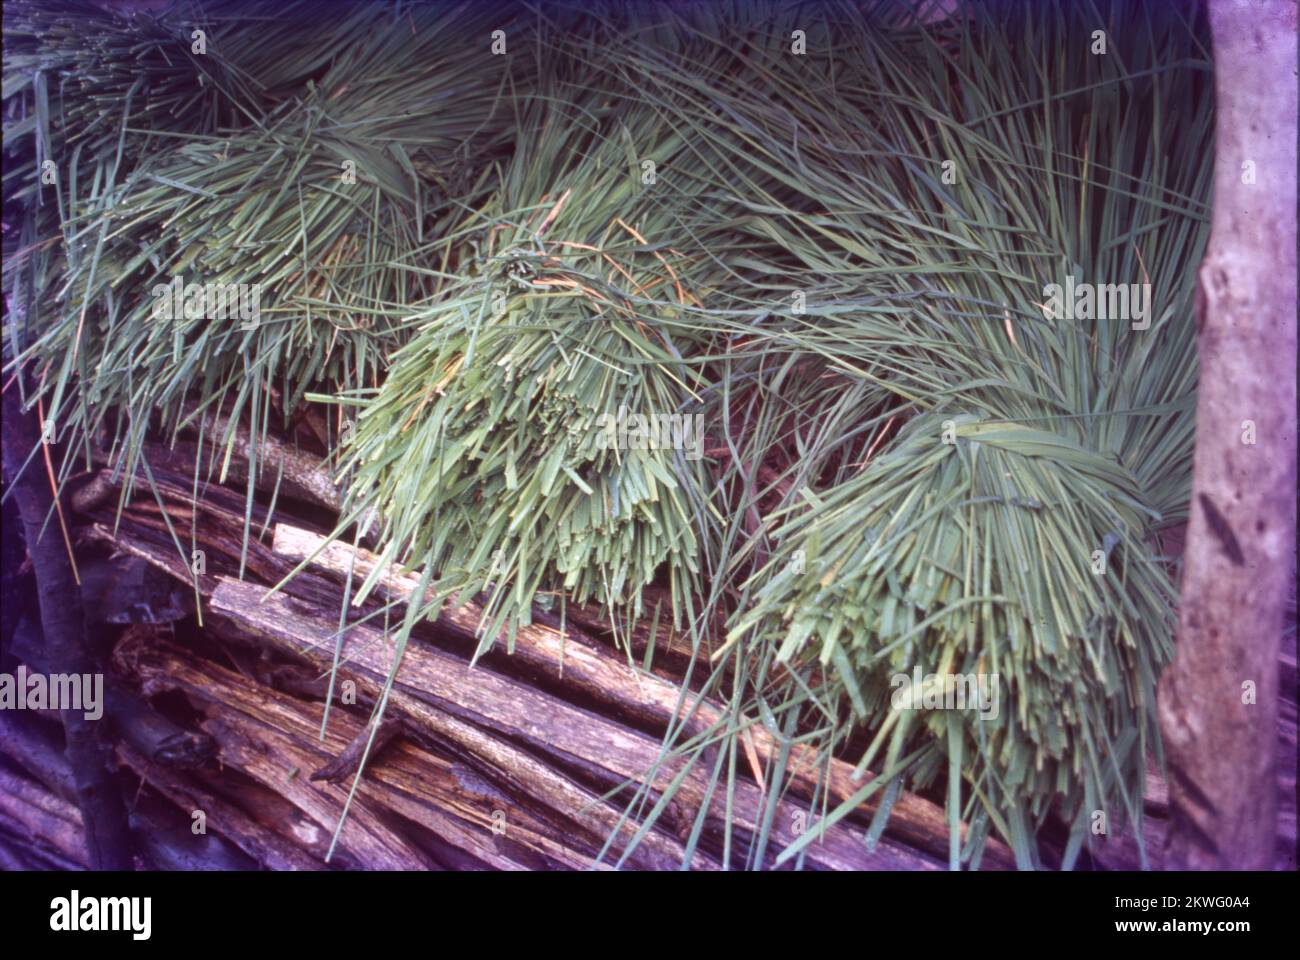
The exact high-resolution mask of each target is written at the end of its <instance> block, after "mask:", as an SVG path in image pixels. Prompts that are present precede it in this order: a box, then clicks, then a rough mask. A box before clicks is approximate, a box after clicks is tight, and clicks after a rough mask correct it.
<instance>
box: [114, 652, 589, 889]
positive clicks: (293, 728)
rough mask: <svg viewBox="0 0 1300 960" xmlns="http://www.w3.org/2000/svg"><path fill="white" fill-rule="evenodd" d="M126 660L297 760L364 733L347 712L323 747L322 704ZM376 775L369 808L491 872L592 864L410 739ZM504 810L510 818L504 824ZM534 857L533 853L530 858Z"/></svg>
mask: <svg viewBox="0 0 1300 960" xmlns="http://www.w3.org/2000/svg"><path fill="white" fill-rule="evenodd" d="M117 658H118V659H119V661H120V662H123V663H124V664H128V665H129V668H130V669H131V671H132V672H133V673H134V674H135V675H137V676H138V677H139V678H140V679H141V680H142V681H143V682H144V683H145V684H147V685H148V686H149V687H150V688H154V689H158V688H162V687H169V688H173V689H179V690H182V691H184V692H185V693H186V694H187V695H188V696H190V697H191V698H192V699H194V700H197V701H200V702H202V703H204V704H206V705H207V706H208V707H209V714H210V716H213V717H220V718H221V720H222V722H229V723H231V724H233V725H242V723H243V721H242V720H240V719H238V718H239V717H241V716H242V717H243V718H245V719H247V720H250V721H255V722H256V723H257V724H258V725H260V726H265V727H267V728H269V729H273V730H274V731H275V734H276V736H277V737H278V738H279V740H278V742H279V743H280V744H281V747H282V749H283V750H284V751H285V752H292V753H293V754H294V755H295V756H305V755H308V754H311V755H313V756H315V757H316V758H318V759H319V760H322V761H323V760H327V759H328V758H329V757H331V756H333V755H337V754H338V753H340V752H342V751H343V750H345V749H346V747H347V744H348V742H349V740H353V741H355V740H356V739H357V737H359V736H360V735H361V734H362V733H363V725H362V723H361V722H360V721H359V720H358V719H357V718H355V717H354V716H352V715H351V714H350V713H347V712H346V711H343V710H338V711H336V712H335V713H334V714H333V717H332V722H331V726H330V729H329V730H328V731H327V732H326V737H325V740H324V741H323V742H322V741H319V740H318V739H317V737H318V734H319V726H320V724H319V719H318V718H317V717H315V716H313V715H311V714H310V713H309V710H310V711H313V712H314V711H315V710H316V709H317V707H316V706H315V705H312V704H307V703H304V702H302V701H299V700H296V699H295V698H292V697H289V696H286V695H284V694H280V693H277V692H276V691H273V690H269V689H267V688H266V687H263V686H261V685H260V684H257V683H254V682H252V681H250V680H248V679H247V678H244V677H241V676H239V675H238V674H235V673H233V672H231V671H228V670H226V669H224V668H222V667H219V666H217V665H215V664H212V663H208V662H206V661H202V660H200V659H198V658H196V657H193V656H192V655H190V654H188V653H187V652H186V651H183V650H181V649H179V648H176V647H173V646H171V645H163V644H153V645H150V646H147V647H145V646H142V645H140V644H137V643H132V642H130V641H128V642H126V643H125V644H119V646H118V654H117ZM232 718H235V719H232ZM367 771H368V772H367V776H366V777H365V778H363V779H362V781H361V784H360V786H359V790H358V796H359V797H360V798H361V800H362V801H363V802H365V803H366V804H369V805H370V806H375V807H378V806H382V807H387V808H388V809H391V810H393V811H394V812H396V813H399V814H401V815H402V816H405V817H406V818H407V819H410V820H412V822H415V823H419V824H420V825H422V826H424V827H426V828H427V829H429V830H431V831H432V832H434V833H436V834H438V835H439V836H441V837H443V838H444V839H446V840H447V841H448V842H450V843H452V844H453V845H454V846H456V847H457V848H459V849H462V850H465V851H466V852H468V853H470V854H471V855H472V856H474V857H475V858H476V859H477V860H479V861H480V862H481V863H483V864H485V865H487V866H491V867H495V868H497V869H506V870H518V869H528V868H536V867H555V866H562V867H567V868H570V869H583V868H585V867H587V866H589V865H590V864H591V859H592V856H591V853H590V852H588V853H582V852H575V851H574V850H572V849H570V848H568V847H567V846H566V845H565V842H564V840H565V832H566V831H565V830H564V829H563V828H562V827H558V826H557V825H555V824H553V823H548V822H546V821H545V820H544V819H542V818H539V817H538V816H536V815H535V814H534V813H533V812H532V811H530V810H528V809H526V808H523V807H521V806H519V805H517V804H514V803H513V802H511V801H510V800H509V799H508V798H507V797H505V796H504V795H503V794H501V793H500V792H499V791H497V790H496V789H495V788H493V787H492V786H491V785H490V784H489V783H488V782H487V781H486V780H485V779H484V778H483V777H481V776H478V775H475V774H474V773H473V772H472V771H471V770H469V769H468V768H466V767H465V766H464V765H463V764H458V763H455V762H454V761H450V760H447V759H445V758H443V757H439V756H436V755H433V754H430V753H428V752H427V751H423V750H420V749H419V748H418V747H417V746H415V745H414V744H413V743H411V742H409V741H399V742H397V743H395V744H394V745H393V748H392V750H390V751H389V752H388V753H387V754H386V755H385V756H384V757H383V759H382V760H380V761H377V762H374V763H373V764H370V765H368V766H367ZM349 787H350V784H344V785H341V786H334V785H331V787H330V790H331V792H333V793H335V794H337V795H339V796H346V794H347V791H348V789H349ZM353 809H354V810H355V809H356V808H355V807H354V808H353ZM498 811H500V812H501V813H502V814H503V815H504V816H503V817H498V816H495V814H497V812H498ZM499 825H500V827H503V828H504V829H505V831H506V837H507V839H506V840H505V841H502V840H499V839H498V836H499V835H498V833H497V830H496V829H494V828H498V826H499ZM587 846H588V848H589V849H590V848H591V847H592V846H598V840H597V838H596V837H594V836H592V837H590V838H589V842H588V844H587ZM527 851H532V852H533V855H532V856H528V855H526V854H527Z"/></svg>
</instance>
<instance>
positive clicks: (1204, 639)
mask: <svg viewBox="0 0 1300 960" xmlns="http://www.w3.org/2000/svg"><path fill="white" fill-rule="evenodd" d="M1209 13H1210V26H1211V30H1212V33H1213V39H1214V62H1215V99H1216V110H1217V116H1216V137H1217V143H1216V146H1215V160H1216V165H1215V175H1214V206H1213V214H1212V227H1211V235H1210V240H1209V246H1208V249H1207V251H1206V255H1205V259H1204V261H1203V262H1202V265H1201V269H1200V275H1199V281H1200V291H1199V296H1198V301H1199V303H1198V310H1197V314H1198V316H1197V326H1198V340H1197V350H1198V355H1199V359H1200V386H1199V397H1198V404H1197V424H1196V463H1195V471H1194V478H1193V489H1192V507H1191V523H1190V527H1189V530H1188V542H1187V550H1186V554H1185V556H1184V568H1183V580H1182V586H1181V601H1180V610H1179V618H1180V620H1179V629H1178V643H1177V652H1176V655H1175V659H1174V663H1173V665H1172V666H1171V667H1170V669H1169V670H1168V671H1167V672H1166V674H1165V676H1164V677H1163V678H1162V680H1161V685H1160V695H1159V707H1160V722H1161V728H1162V731H1163V734H1164V738H1165V743H1166V746H1167V749H1168V759H1169V770H1170V795H1169V803H1170V818H1171V823H1170V830H1169V835H1168V845H1167V849H1166V859H1165V867H1166V868H1168V869H1268V868H1270V867H1271V866H1272V865H1273V862H1274V847H1275V844H1276V829H1277V788H1276V775H1277V774H1276V770H1275V763H1276V759H1277V756H1276V736H1277V702H1278V669H1277V662H1278V651H1279V643H1280V637H1281V634H1282V624H1283V610H1284V606H1285V604H1286V600H1287V596H1288V591H1289V590H1290V589H1291V583H1292V576H1293V570H1294V566H1293V564H1294V560H1295V494H1296V421H1295V409H1296V379H1295V361H1296V3H1295V0H1210V4H1209ZM1252 433H1253V436H1252ZM1289 762H1294V758H1291V760H1290V761H1289Z"/></svg>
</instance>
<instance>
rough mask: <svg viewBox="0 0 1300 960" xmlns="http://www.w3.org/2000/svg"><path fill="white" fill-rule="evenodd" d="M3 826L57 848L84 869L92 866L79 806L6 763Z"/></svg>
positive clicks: (1, 781) (0, 790)
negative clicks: (22, 775)
mask: <svg viewBox="0 0 1300 960" xmlns="http://www.w3.org/2000/svg"><path fill="white" fill-rule="evenodd" d="M69 776H71V773H70V772H69ZM0 826H3V827H4V828H5V829H6V830H8V831H9V832H10V833H12V834H13V835H14V836H16V837H21V838H23V839H24V840H25V841H27V842H28V843H29V844H30V845H32V846H34V847H36V848H37V849H38V850H50V851H53V852H54V853H56V854H57V855H58V856H59V857H61V858H63V859H65V860H67V861H70V862H72V863H74V864H76V865H77V866H78V867H79V868H81V869H86V868H87V867H88V866H89V860H88V858H87V854H86V839H85V830H84V829H83V828H82V821H81V813H80V812H79V811H78V810H77V808H76V807H75V806H74V805H73V804H71V803H69V802H68V801H67V800H64V799H63V798H62V797H58V796H56V795H55V794H54V792H53V791H51V790H49V789H48V788H46V787H44V786H42V785H40V784H38V783H36V782H34V781H32V780H28V779H27V778H26V777H20V776H17V775H16V774H13V773H10V772H9V771H8V770H6V769H4V768H3V767H0Z"/></svg>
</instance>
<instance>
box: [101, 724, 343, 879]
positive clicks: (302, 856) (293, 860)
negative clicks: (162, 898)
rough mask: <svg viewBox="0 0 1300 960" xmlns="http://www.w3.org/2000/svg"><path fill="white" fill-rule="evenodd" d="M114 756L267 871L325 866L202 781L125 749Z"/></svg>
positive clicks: (295, 839)
mask: <svg viewBox="0 0 1300 960" xmlns="http://www.w3.org/2000/svg"><path fill="white" fill-rule="evenodd" d="M118 757H119V758H120V759H121V761H122V762H123V763H124V764H125V765H127V766H129V767H130V768H131V769H132V770H134V771H135V772H136V774H138V775H139V777H140V778H141V779H142V780H144V781H147V782H148V784H149V786H151V787H153V788H154V789H155V790H157V791H158V792H159V793H160V794H162V795H163V796H165V797H166V798H167V799H168V800H170V801H171V802H172V803H174V804H175V805H176V806H177V808H178V809H180V810H181V811H182V812H184V813H188V814H189V815H190V816H191V817H192V816H193V815H194V812H195V811H202V812H203V814H204V817H205V820H206V826H207V828H208V829H211V830H215V831H216V832H218V833H220V834H221V835H222V836H224V837H225V838H226V839H227V840H228V841H230V842H231V843H232V844H234V845H235V846H237V847H239V848H240V849H241V850H243V851H244V852H245V853H246V854H248V855H249V856H250V857H252V858H253V859H254V860H256V861H257V862H258V863H259V864H260V865H261V866H263V867H265V868H267V869H268V870H323V869H325V864H324V862H323V861H322V860H320V859H317V858H316V857H314V856H312V855H311V854H310V853H308V852H306V851H304V850H303V849H302V846H301V842H302V841H301V837H300V836H293V834H292V833H280V832H278V831H276V830H274V829H271V828H270V827H268V826H267V824H266V823H264V822H260V821H259V820H257V819H255V818H254V817H251V816H249V815H248V814H247V813H246V812H245V811H244V810H242V809H241V808H239V807H237V806H236V805H234V804H233V803H231V802H229V801H228V800H226V799H225V798H224V797H221V796H220V795H218V794H217V793H215V792H214V791H213V790H211V789H210V788H209V787H208V786H207V785H206V784H205V783H204V782H203V781H201V780H197V779H195V778H193V777H187V776H185V775H184V774H181V773H178V772H177V771H174V770H169V769H167V768H166V767H159V766H157V765H155V764H152V763H150V762H149V761H148V760H147V759H146V758H145V757H143V756H141V755H140V754H139V753H136V752H135V751H134V750H132V749H130V748H129V747H126V746H119V747H118Z"/></svg>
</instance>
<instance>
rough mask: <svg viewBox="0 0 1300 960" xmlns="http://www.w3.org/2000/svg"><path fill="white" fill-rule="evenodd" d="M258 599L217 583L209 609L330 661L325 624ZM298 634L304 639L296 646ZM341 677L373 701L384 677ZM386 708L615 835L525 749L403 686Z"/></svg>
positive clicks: (613, 821) (662, 855) (589, 797)
mask: <svg viewBox="0 0 1300 960" xmlns="http://www.w3.org/2000/svg"><path fill="white" fill-rule="evenodd" d="M249 591H251V593H250V592H249ZM264 593H265V591H264V590H263V589H262V588H259V587H254V586H252V585H250V584H241V583H239V582H237V581H232V580H225V581H223V582H222V583H221V585H220V586H219V587H218V589H217V591H216V592H215V593H214V594H213V597H212V601H211V609H212V611H213V613H214V614H217V615H220V616H222V617H225V618H228V619H230V620H231V621H232V622H234V623H235V624H236V625H237V626H238V627H239V628H240V629H241V630H243V631H245V632H247V633H249V634H252V635H255V636H259V637H261V638H262V640H263V641H264V642H265V643H267V644H268V645H270V646H271V647H272V648H274V649H277V650H280V651H282V652H285V653H289V654H291V655H294V656H298V657H304V658H306V659H307V660H308V661H309V662H311V663H312V664H313V665H314V666H316V667H317V668H318V669H321V670H328V669H329V667H330V664H331V663H332V660H333V643H332V641H330V642H329V643H328V644H326V643H324V642H323V638H325V637H327V636H329V635H331V634H332V633H333V632H334V628H333V626H332V625H330V624H329V623H328V622H325V621H304V618H303V617H302V615H301V614H300V613H299V612H297V611H295V610H293V609H292V608H290V607H289V605H288V604H287V603H286V602H285V601H284V598H282V597H281V598H277V599H278V600H279V602H278V603H277V604H274V605H265V606H264V605H261V604H259V602H258V601H259V600H260V598H261V597H262V596H263V595H264ZM302 636H306V637H307V638H308V639H306V640H305V641H304V640H303V639H301V637H302ZM366 638H367V639H368V640H371V641H373V640H374V639H375V635H374V633H373V631H369V630H367V631H366ZM342 675H343V676H344V677H346V678H347V679H351V680H353V681H354V682H355V683H356V684H357V689H358V693H359V695H363V696H366V697H368V698H371V699H375V700H377V698H378V697H379V696H380V695H381V692H382V687H383V680H384V678H385V677H386V675H387V674H386V671H382V670H375V669H374V668H373V666H370V667H366V666H360V667H359V666H358V664H357V663H356V662H349V663H346V664H345V665H344V667H343V672H342ZM389 708H390V709H396V710H397V711H399V712H400V713H401V714H402V715H403V716H405V717H406V718H408V719H410V720H411V721H412V722H413V723H414V724H415V725H417V726H418V727H420V728H421V729H423V730H425V731H428V733H429V734H431V735H432V736H434V737H436V738H438V739H439V740H440V741H442V742H446V743H448V744H451V745H454V746H455V747H456V748H457V749H458V750H460V751H463V752H464V753H465V754H466V755H467V756H471V757H473V758H475V759H476V760H477V761H479V762H480V763H481V764H482V765H483V766H484V768H485V769H489V770H492V771H494V772H495V773H496V774H498V775H499V776H500V777H501V778H502V779H503V780H504V781H505V783H506V786H507V787H508V792H509V793H510V794H511V795H513V796H531V797H533V798H535V799H536V801H537V802H538V803H540V804H543V805H544V806H546V807H547V808H549V809H551V810H553V811H555V812H556V813H557V814H558V815H560V816H561V817H563V819H564V820H566V821H569V822H571V823H572V824H573V825H574V826H575V827H577V828H580V829H582V830H585V831H587V832H588V833H590V834H591V835H593V836H600V837H603V836H605V835H607V834H610V833H613V832H614V831H616V830H618V829H619V827H620V816H619V813H618V812H617V811H615V810H614V809H612V808H611V806H610V805H609V804H608V803H605V802H604V801H602V800H601V799H600V798H599V797H598V796H597V795H596V794H594V793H591V792H590V791H588V790H587V789H585V788H583V787H581V786H579V785H578V784H576V783H574V782H573V781H572V780H571V779H570V778H569V777H568V776H566V775H564V774H563V773H561V772H559V771H557V770H555V769H554V768H552V767H551V766H548V765H547V764H545V763H543V762H542V761H540V760H539V759H537V758H536V757H535V756H533V755H532V754H531V753H529V752H528V751H526V750H523V749H521V748H520V747H518V746H516V745H514V744H513V743H510V742H508V741H507V740H505V739H503V738H501V737H500V736H497V735H494V734H493V733H491V732H489V731H486V730H484V729H482V728H480V727H478V726H476V725H475V724H473V723H471V722H469V721H467V720H465V719H462V718H461V717H458V716H456V715H454V714H452V713H447V712H444V711H443V710H441V709H439V708H437V707H435V706H433V705H431V704H430V703H428V702H426V701H425V700H423V699H421V698H420V697H418V696H416V695H413V694H412V693H410V692H409V691H408V688H407V687H406V685H404V684H403V685H401V686H398V687H396V688H395V689H394V690H393V691H392V694H391V695H390V697H389ZM631 833H632V828H631V827H629V826H624V827H623V829H622V834H621V836H622V837H623V838H624V839H625V838H626V837H629V836H630V835H631ZM616 849H617V847H616ZM683 858H684V851H683V848H682V846H681V844H680V843H678V842H677V841H676V840H675V839H673V838H671V837H667V836H664V835H662V834H661V833H659V832H658V831H651V833H650V834H648V835H647V836H646V838H645V839H644V841H643V843H642V845H641V847H639V848H638V850H637V851H636V852H634V854H633V856H632V860H631V863H632V865H633V866H637V867H640V868H643V869H673V868H676V867H678V866H680V864H681V863H682V860H683ZM691 865H692V867H693V868H695V869H709V868H710V867H712V866H716V864H714V863H713V862H712V861H711V860H710V858H708V857H706V856H704V855H703V854H701V853H699V852H697V853H696V855H695V858H694V859H693V860H692V861H691Z"/></svg>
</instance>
